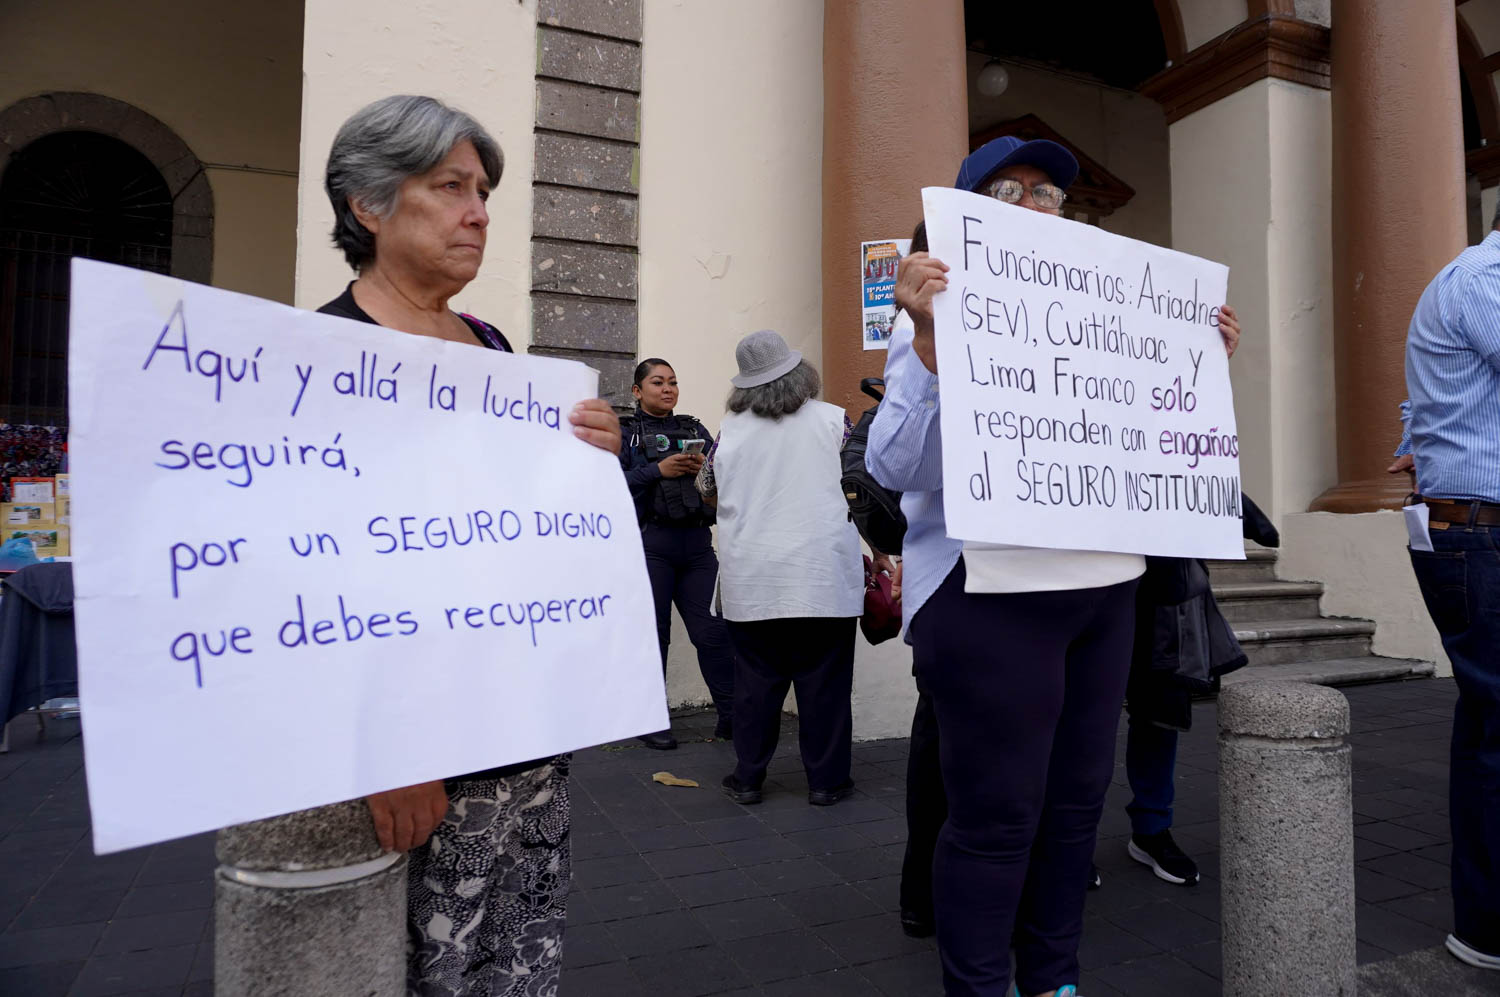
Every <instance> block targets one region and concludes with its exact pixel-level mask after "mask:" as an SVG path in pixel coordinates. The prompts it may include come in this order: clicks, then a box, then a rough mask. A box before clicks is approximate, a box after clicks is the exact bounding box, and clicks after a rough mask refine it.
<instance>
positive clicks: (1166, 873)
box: [1130, 831, 1198, 886]
mask: <svg viewBox="0 0 1500 997" xmlns="http://www.w3.org/2000/svg"><path fill="white" fill-rule="evenodd" d="M1130 857H1131V858H1133V859H1135V860H1136V861H1137V862H1139V863H1141V864H1142V865H1148V866H1150V867H1151V871H1152V872H1154V873H1156V878H1157V879H1164V880H1166V881H1167V882H1169V883H1176V884H1177V885H1179V886H1194V885H1196V884H1197V882H1198V866H1197V863H1195V862H1194V861H1193V860H1192V859H1190V858H1188V857H1187V855H1186V854H1184V853H1183V851H1182V849H1181V848H1178V847H1177V842H1175V841H1173V840H1172V832H1171V831H1162V832H1160V833H1159V834H1132V835H1131V836H1130Z"/></svg>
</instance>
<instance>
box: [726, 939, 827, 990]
mask: <svg viewBox="0 0 1500 997" xmlns="http://www.w3.org/2000/svg"><path fill="white" fill-rule="evenodd" d="M733 953H734V961H735V962H736V963H738V964H739V967H740V969H741V970H743V971H744V974H745V978H746V979H748V980H749V981H750V982H752V983H771V982H774V981H776V980H784V979H787V978H788V977H793V976H807V975H810V974H813V973H821V972H824V971H826V970H831V969H836V968H839V967H845V966H846V965H847V964H846V963H845V962H844V960H843V959H841V958H840V957H839V956H837V955H835V954H834V952H833V950H832V949H831V948H829V947H828V946H827V945H826V944H824V942H823V941H822V939H820V938H818V937H817V936H815V935H811V934H808V933H807V932H806V931H802V930H795V931H783V932H779V933H776V934H771V935H760V936H757V937H755V938H745V939H742V940H740V941H738V942H736V943H735V944H734V948H733Z"/></svg>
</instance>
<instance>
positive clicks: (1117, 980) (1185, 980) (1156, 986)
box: [1094, 954, 1219, 997]
mask: <svg viewBox="0 0 1500 997" xmlns="http://www.w3.org/2000/svg"><path fill="white" fill-rule="evenodd" d="M1094 975H1095V976H1097V977H1098V978H1099V979H1100V980H1102V981H1104V983H1105V984H1107V985H1109V986H1112V987H1114V988H1115V989H1116V990H1119V991H1120V992H1121V993H1125V994H1135V993H1141V994H1146V993H1153V994H1171V995H1172V997H1219V981H1218V980H1217V979H1215V978H1214V977H1212V976H1209V975H1208V974H1207V973H1205V972H1203V971H1202V970H1200V969H1198V968H1197V967H1195V966H1191V965H1189V964H1188V963H1187V962H1184V961H1183V960H1181V959H1179V958H1177V957H1176V956H1173V955H1165V954H1164V955H1154V956H1147V957H1146V958H1144V959H1137V960H1135V961H1133V962H1127V963H1121V964H1120V965H1118V966H1110V967H1107V968H1105V969H1098V970H1095V971H1094Z"/></svg>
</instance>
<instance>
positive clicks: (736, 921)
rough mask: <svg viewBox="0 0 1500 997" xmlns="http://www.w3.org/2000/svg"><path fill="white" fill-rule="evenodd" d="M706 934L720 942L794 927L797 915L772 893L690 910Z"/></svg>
mask: <svg viewBox="0 0 1500 997" xmlns="http://www.w3.org/2000/svg"><path fill="white" fill-rule="evenodd" d="M693 913H694V914H695V915H696V916H697V918H698V920H699V921H701V922H702V923H703V926H704V927H706V928H707V929H708V932H709V934H711V935H713V936H714V938H716V939H717V940H719V941H721V942H732V941H736V940H738V939H741V938H753V937H754V936H756V935H768V934H770V933H772V932H775V931H787V930H790V929H792V928H795V927H797V918H796V915H794V914H793V913H792V912H791V911H789V910H787V909H786V908H785V907H783V906H781V904H780V903H778V902H777V901H776V900H775V898H773V897H752V898H750V899H748V900H734V901H731V902H729V903H724V904H714V905H713V906H711V907H699V908H697V909H696V910H695V911H694V912H693Z"/></svg>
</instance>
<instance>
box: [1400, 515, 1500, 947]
mask: <svg viewBox="0 0 1500 997" xmlns="http://www.w3.org/2000/svg"><path fill="white" fill-rule="evenodd" d="M1429 533H1430V535H1431V536H1432V546H1433V550H1431V551H1420V550H1414V551H1411V552H1410V553H1411V565H1412V570H1413V571H1414V572H1415V573H1416V576H1417V584H1418V585H1420V586H1421V588H1422V599H1423V601H1425V602H1426V603H1427V612H1428V613H1429V614H1431V616H1432V622H1433V623H1434V624H1435V625H1436V626H1437V629H1438V633H1439V634H1441V635H1442V638H1443V650H1445V651H1447V652H1448V659H1449V660H1450V661H1452V662H1453V679H1454V683H1455V684H1456V685H1457V686H1458V705H1457V706H1455V707H1454V711H1453V746H1452V754H1451V761H1450V763H1449V776H1448V815H1449V821H1450V823H1451V824H1452V830H1453V867H1452V872H1453V933H1454V934H1455V935H1457V936H1458V937H1459V938H1460V939H1462V940H1463V941H1465V942H1467V943H1468V944H1470V945H1472V946H1473V947H1475V948H1477V949H1479V950H1481V951H1483V952H1488V953H1491V954H1500V527H1485V526H1476V527H1468V528H1466V527H1464V526H1460V525H1449V526H1448V527H1447V529H1434V530H1430V531H1429Z"/></svg>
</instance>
